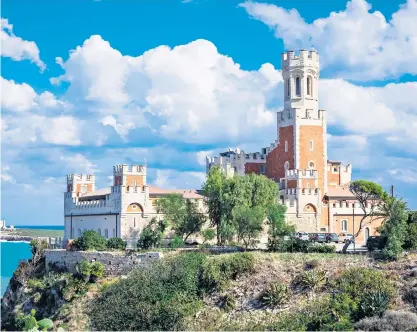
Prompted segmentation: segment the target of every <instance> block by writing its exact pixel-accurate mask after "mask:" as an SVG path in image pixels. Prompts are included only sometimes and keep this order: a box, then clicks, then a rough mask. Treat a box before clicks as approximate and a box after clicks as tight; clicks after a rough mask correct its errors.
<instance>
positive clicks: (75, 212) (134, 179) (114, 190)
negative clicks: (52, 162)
mask: <svg viewBox="0 0 417 332" xmlns="http://www.w3.org/2000/svg"><path fill="white" fill-rule="evenodd" d="M172 193H176V194H180V195H182V196H183V197H184V198H187V199H190V200H192V201H194V202H197V203H198V206H199V207H200V208H202V209H203V208H204V207H203V196H202V195H200V194H199V193H198V191H197V190H190V189H187V190H185V189H184V190H181V189H173V190H167V189H161V188H158V187H154V186H149V185H147V183H146V166H144V165H140V166H138V165H132V166H130V167H129V166H128V165H117V166H114V167H113V185H112V186H111V187H109V188H105V189H98V190H97V189H96V188H95V175H93V174H91V175H87V174H78V175H77V174H71V175H68V176H67V191H66V192H65V198H64V215H65V216H64V218H65V235H64V238H65V239H73V238H76V237H78V236H80V235H81V234H82V232H84V231H85V230H95V231H97V232H98V233H99V234H101V235H103V236H105V237H106V238H112V237H121V238H123V239H124V240H126V241H127V242H128V244H129V245H130V244H133V243H136V242H137V240H138V238H139V236H140V233H141V232H142V230H143V228H144V227H145V226H146V225H147V224H148V223H149V221H150V220H151V219H152V218H153V217H157V218H159V217H160V215H159V214H158V212H157V210H156V201H157V199H158V198H160V197H163V196H165V195H167V194H172Z"/></svg>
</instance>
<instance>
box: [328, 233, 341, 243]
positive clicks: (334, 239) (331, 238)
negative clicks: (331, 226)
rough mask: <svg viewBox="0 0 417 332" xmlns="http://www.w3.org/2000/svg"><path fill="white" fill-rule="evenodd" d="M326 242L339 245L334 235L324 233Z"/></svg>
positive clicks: (337, 238)
mask: <svg viewBox="0 0 417 332" xmlns="http://www.w3.org/2000/svg"><path fill="white" fill-rule="evenodd" d="M326 242H334V243H339V237H338V236H337V234H336V233H326Z"/></svg>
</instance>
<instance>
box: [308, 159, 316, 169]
mask: <svg viewBox="0 0 417 332" xmlns="http://www.w3.org/2000/svg"><path fill="white" fill-rule="evenodd" d="M314 167H316V164H315V163H314V161H309V162H308V168H309V169H314Z"/></svg>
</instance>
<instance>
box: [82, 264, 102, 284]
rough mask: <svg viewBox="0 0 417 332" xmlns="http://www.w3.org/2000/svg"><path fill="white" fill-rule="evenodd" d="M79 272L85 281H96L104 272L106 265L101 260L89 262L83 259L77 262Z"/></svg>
mask: <svg viewBox="0 0 417 332" xmlns="http://www.w3.org/2000/svg"><path fill="white" fill-rule="evenodd" d="M77 272H78V273H79V274H80V276H81V277H82V278H83V279H84V280H85V281H91V282H96V281H97V279H98V278H101V277H102V276H103V273H104V265H103V264H102V263H100V262H93V263H89V262H88V261H86V260H83V261H81V262H79V263H78V264H77Z"/></svg>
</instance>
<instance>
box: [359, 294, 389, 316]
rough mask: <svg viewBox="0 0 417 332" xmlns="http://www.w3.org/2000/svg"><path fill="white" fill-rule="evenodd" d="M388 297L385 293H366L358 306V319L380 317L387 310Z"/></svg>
mask: <svg viewBox="0 0 417 332" xmlns="http://www.w3.org/2000/svg"><path fill="white" fill-rule="evenodd" d="M389 301H390V297H389V295H388V294H386V293H385V292H381V291H377V292H367V293H365V295H364V296H363V297H362V299H361V302H360V304H359V315H360V317H361V318H362V317H371V316H379V317H381V316H382V315H383V313H384V312H385V311H386V310H387V308H388V304H389Z"/></svg>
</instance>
